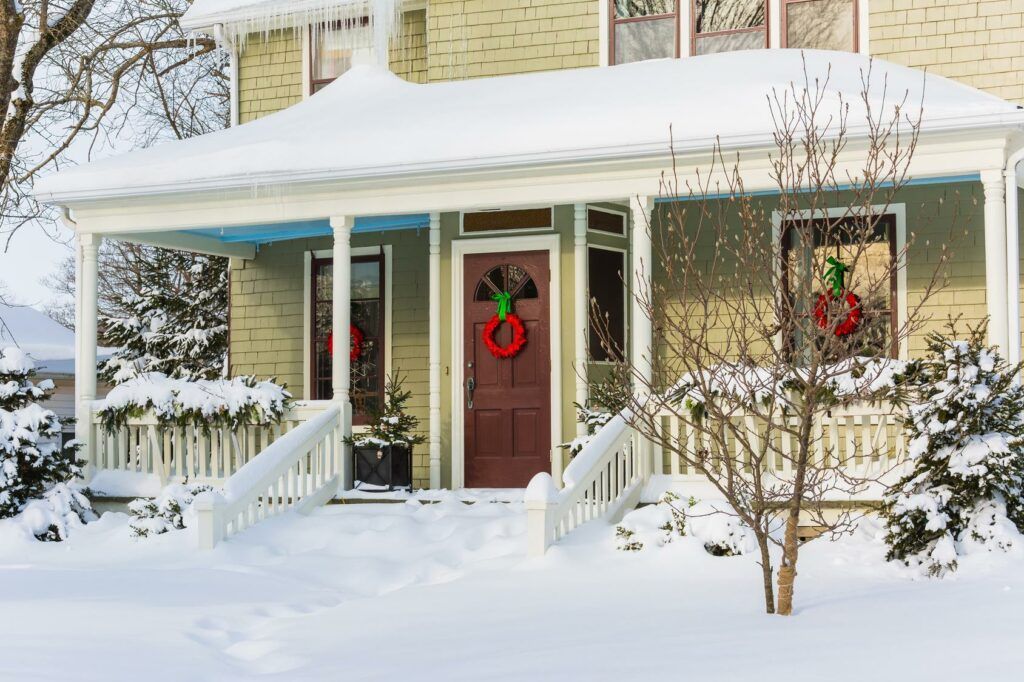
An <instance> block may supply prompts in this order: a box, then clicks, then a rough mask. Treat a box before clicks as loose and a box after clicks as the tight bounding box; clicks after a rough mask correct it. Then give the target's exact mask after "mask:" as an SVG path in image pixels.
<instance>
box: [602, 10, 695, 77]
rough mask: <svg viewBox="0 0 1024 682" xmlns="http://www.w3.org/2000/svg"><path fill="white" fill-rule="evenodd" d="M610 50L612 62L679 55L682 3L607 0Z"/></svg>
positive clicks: (624, 62) (622, 62) (619, 62)
mask: <svg viewBox="0 0 1024 682" xmlns="http://www.w3.org/2000/svg"><path fill="white" fill-rule="evenodd" d="M608 1H609V2H610V3H611V9H610V11H609V16H610V17H611V21H610V22H609V29H610V31H611V34H610V36H609V50H608V54H609V55H610V56H611V62H612V63H613V64H626V63H628V62H640V61H644V60H646V59H660V58H663V57H678V56H679V2H681V1H683V0H608Z"/></svg>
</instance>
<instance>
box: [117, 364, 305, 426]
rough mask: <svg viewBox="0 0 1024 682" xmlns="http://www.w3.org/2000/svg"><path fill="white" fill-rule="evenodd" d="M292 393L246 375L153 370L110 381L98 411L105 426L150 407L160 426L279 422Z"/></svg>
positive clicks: (147, 409)
mask: <svg viewBox="0 0 1024 682" xmlns="http://www.w3.org/2000/svg"><path fill="white" fill-rule="evenodd" d="M291 397H292V396H291V394H290V393H289V392H288V391H287V390H286V389H285V387H284V386H280V385H278V384H276V383H274V382H273V381H272V380H268V381H257V380H256V378H255V377H250V376H243V377H235V378H234V379H216V380H205V379H199V380H195V381H189V380H185V379H171V378H168V377H167V376H165V375H163V374H157V373H153V374H145V375H142V376H139V377H136V378H134V379H132V380H130V381H126V382H125V383H123V384H121V385H119V386H115V387H114V388H113V389H111V391H110V393H108V394H107V397H106V398H105V399H104V400H103V402H102V404H101V405H100V407H99V409H98V410H97V411H98V413H99V415H100V419H101V420H102V422H103V425H104V427H105V428H107V429H108V430H114V429H117V428H120V427H121V426H124V425H125V424H126V423H127V422H128V420H129V419H132V418H135V417H141V416H142V415H143V414H145V413H146V412H148V411H150V410H152V411H153V413H154V414H155V415H156V418H157V421H158V422H159V423H160V424H161V425H164V426H186V425H194V426H201V427H203V428H206V429H211V428H222V427H227V428H230V429H233V430H234V429H237V428H238V427H239V426H240V425H242V424H274V423H277V422H279V421H280V420H281V418H282V417H283V416H284V414H285V413H286V412H287V411H288V408H289V407H290V406H291V403H292V400H291Z"/></svg>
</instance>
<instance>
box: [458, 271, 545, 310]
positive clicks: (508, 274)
mask: <svg viewBox="0 0 1024 682" xmlns="http://www.w3.org/2000/svg"><path fill="white" fill-rule="evenodd" d="M506 291H507V292H508V293H509V294H510V295H511V296H512V300H526V299H531V298H537V296H539V295H540V293H539V292H538V290H537V284H536V283H535V282H534V281H533V278H532V277H530V274H529V273H528V272H526V269H525V268H523V267H521V266H519V265H512V264H510V263H507V264H505V265H499V266H497V267H493V268H491V269H490V270H488V271H487V272H486V273H485V274H484V276H483V277H481V278H480V281H479V282H477V285H476V291H475V292H474V293H473V300H474V301H493V300H494V296H495V295H496V294H501V293H504V292H506Z"/></svg>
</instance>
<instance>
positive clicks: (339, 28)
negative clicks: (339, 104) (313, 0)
mask: <svg viewBox="0 0 1024 682" xmlns="http://www.w3.org/2000/svg"><path fill="white" fill-rule="evenodd" d="M369 25H370V19H369V17H363V18H362V19H358V20H353V21H346V22H344V23H338V24H333V25H331V26H320V27H311V28H310V31H309V35H310V37H309V52H310V54H309V84H310V92H311V94H315V93H317V92H319V91H320V90H322V89H323V88H324V87H326V86H327V85H330V83H331V82H332V81H333V80H334V79H335V78H338V77H339V76H341V75H342V74H344V73H345V72H346V71H348V70H349V69H351V68H352V65H353V64H354V63H357V62H359V61H360V58H361V57H362V53H363V52H365V51H366V50H365V49H360V48H356V47H353V43H354V40H353V35H352V34H353V31H359V30H360V29H364V30H365V29H366V28H367V27H369Z"/></svg>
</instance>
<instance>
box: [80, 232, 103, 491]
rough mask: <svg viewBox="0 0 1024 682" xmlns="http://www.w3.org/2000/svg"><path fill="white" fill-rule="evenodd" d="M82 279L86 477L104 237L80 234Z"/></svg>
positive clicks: (82, 409)
mask: <svg viewBox="0 0 1024 682" xmlns="http://www.w3.org/2000/svg"><path fill="white" fill-rule="evenodd" d="M75 241H76V242H77V244H76V246H77V253H76V259H77V262H78V267H77V273H76V274H77V275H78V281H77V282H76V283H75V292H76V296H75V298H76V301H75V309H76V313H77V316H78V320H77V322H78V331H77V334H76V336H75V341H76V346H77V353H76V360H77V363H76V365H75V416H76V418H77V419H78V421H77V422H76V423H75V438H76V439H78V440H79V441H81V442H82V443H84V446H83V448H82V450H81V457H82V459H84V460H85V461H86V462H87V463H88V466H87V467H86V470H85V480H86V481H88V480H89V479H90V478H92V474H93V470H94V466H93V463H94V462H95V453H94V448H93V443H92V435H91V433H90V431H91V430H92V402H93V401H94V400H96V344H97V340H96V328H97V319H96V318H97V317H98V316H99V304H98V297H99V263H98V260H99V248H100V243H101V242H102V237H100V236H99V235H95V234H79V235H78V236H77V237H76V240H75Z"/></svg>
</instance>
